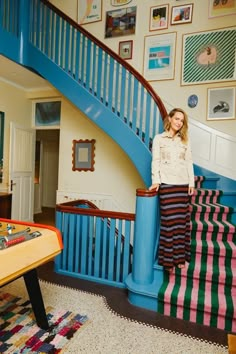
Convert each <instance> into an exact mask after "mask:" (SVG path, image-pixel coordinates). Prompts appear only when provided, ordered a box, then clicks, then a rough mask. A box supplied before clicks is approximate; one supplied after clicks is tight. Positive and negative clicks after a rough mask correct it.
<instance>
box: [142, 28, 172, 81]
mask: <svg viewBox="0 0 236 354" xmlns="http://www.w3.org/2000/svg"><path fill="white" fill-rule="evenodd" d="M175 47H176V32H172V33H165V34H156V35H153V36H146V37H145V38H144V67H143V76H144V77H145V79H146V80H148V81H158V80H171V79H174V68H175Z"/></svg>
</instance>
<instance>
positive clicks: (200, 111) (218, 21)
mask: <svg viewBox="0 0 236 354" xmlns="http://www.w3.org/2000/svg"><path fill="white" fill-rule="evenodd" d="M230 1H231V0H230ZM50 2H51V3H53V4H54V5H55V6H57V7H58V8H60V9H61V10H62V11H63V12H65V13H67V14H68V16H70V17H71V18H72V19H73V20H75V21H77V3H78V1H77V0H69V1H64V0H50ZM102 3H103V12H102V21H99V22H95V23H91V24H86V25H84V28H85V29H86V30H88V31H89V32H91V33H92V34H93V35H94V36H96V37H97V38H99V39H100V40H101V41H103V42H104V43H105V44H106V45H107V46H109V47H110V48H111V49H112V50H114V51H115V52H116V53H118V47H119V42H120V41H124V40H133V59H132V60H129V63H130V64H131V65H133V66H134V67H135V69H136V70H138V71H139V72H140V73H141V74H142V73H143V53H144V38H145V36H149V35H155V34H163V33H168V32H176V33H177V42H176V60H175V78H174V80H165V81H163V80H162V81H152V82H151V85H152V86H153V88H154V89H155V91H156V92H157V94H158V95H159V96H160V97H161V98H162V100H163V101H164V103H165V104H167V107H176V106H178V107H179V106H180V107H182V108H183V109H185V110H186V111H187V112H188V114H189V116H190V117H191V118H193V119H196V120H198V121H200V122H201V123H203V124H207V125H208V126H210V127H211V128H215V129H217V130H219V131H222V132H224V133H226V134H229V135H233V136H236V125H235V120H223V121H207V120H206V106H207V89H208V88H214V87H224V86H230V87H232V86H236V83H235V80H234V81H231V82H224V83H214V84H200V85H190V86H182V87H181V85H180V77H181V62H182V36H183V34H187V33H194V32H200V31H207V30H213V29H219V28H225V27H229V26H235V24H236V15H228V16H221V17H215V18H211V19H210V18H208V3H209V0H191V1H179V2H177V1H176V0H171V1H165V0H163V1H156V0H132V1H131V2H130V3H129V4H128V5H127V6H135V5H137V24H136V33H135V35H132V36H123V37H119V38H106V39H105V38H104V29H105V12H106V11H108V10H111V9H113V10H114V9H118V7H112V6H111V2H110V0H103V1H102ZM188 3H193V5H194V6H193V19H192V23H189V24H182V25H174V26H173V25H172V26H171V25H170V24H168V29H164V30H157V31H151V32H150V31H149V16H150V7H151V6H157V5H158V6H159V5H162V4H169V13H171V7H172V6H178V5H184V4H188ZM191 94H196V95H197V96H198V98H199V103H198V105H197V107H195V108H189V107H188V104H187V100H188V97H189V95H191Z"/></svg>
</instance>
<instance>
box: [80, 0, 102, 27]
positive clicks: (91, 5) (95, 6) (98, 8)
mask: <svg viewBox="0 0 236 354" xmlns="http://www.w3.org/2000/svg"><path fill="white" fill-rule="evenodd" d="M101 20H102V0H89V1H85V0H78V23H79V25H85V24H86V23H91V22H97V21H101Z"/></svg>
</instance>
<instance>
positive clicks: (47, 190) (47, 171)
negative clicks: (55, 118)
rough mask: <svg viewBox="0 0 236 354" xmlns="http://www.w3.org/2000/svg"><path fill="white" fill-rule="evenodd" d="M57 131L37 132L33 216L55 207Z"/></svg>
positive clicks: (57, 151) (57, 155) (57, 156)
mask: <svg viewBox="0 0 236 354" xmlns="http://www.w3.org/2000/svg"><path fill="white" fill-rule="evenodd" d="M59 139H60V130H59V129H49V130H45V129H42V130H37V131H36V149H35V177H34V214H39V213H42V212H43V210H44V209H45V208H47V209H48V208H50V209H51V208H53V209H55V206H56V193H57V188H58V166H59Z"/></svg>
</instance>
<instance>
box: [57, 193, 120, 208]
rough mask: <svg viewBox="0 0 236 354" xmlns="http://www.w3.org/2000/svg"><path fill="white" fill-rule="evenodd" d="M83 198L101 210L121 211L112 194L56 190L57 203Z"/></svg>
mask: <svg viewBox="0 0 236 354" xmlns="http://www.w3.org/2000/svg"><path fill="white" fill-rule="evenodd" d="M78 199H85V200H89V201H90V202H92V203H93V204H95V205H96V206H97V207H98V208H99V209H101V210H110V211H123V209H122V206H120V205H119V204H118V203H117V201H115V200H114V199H113V197H112V195H107V194H97V193H78V192H72V191H60V190H58V191H57V204H61V203H65V202H70V201H73V200H78Z"/></svg>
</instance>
